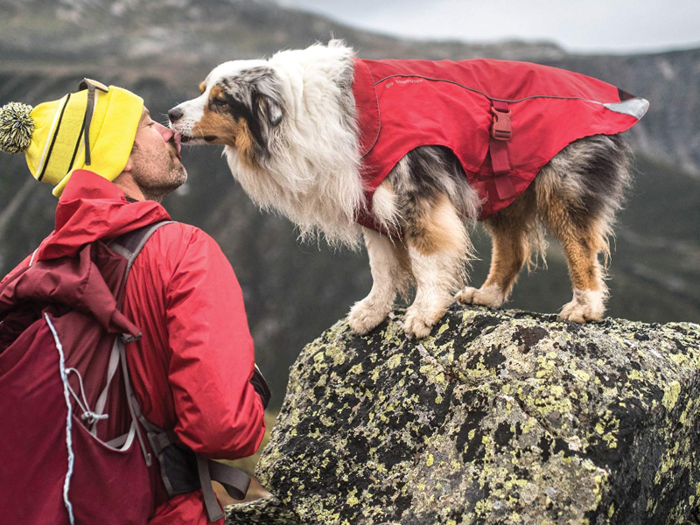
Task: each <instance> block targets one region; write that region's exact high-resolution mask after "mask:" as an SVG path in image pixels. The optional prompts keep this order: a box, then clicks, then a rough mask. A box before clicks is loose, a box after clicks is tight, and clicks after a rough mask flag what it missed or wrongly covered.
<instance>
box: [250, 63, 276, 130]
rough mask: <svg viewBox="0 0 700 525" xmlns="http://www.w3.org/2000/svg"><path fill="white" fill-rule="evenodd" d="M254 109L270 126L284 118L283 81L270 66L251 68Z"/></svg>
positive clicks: (274, 125)
mask: <svg viewBox="0 0 700 525" xmlns="http://www.w3.org/2000/svg"><path fill="white" fill-rule="evenodd" d="M248 74H249V75H250V76H251V79H250V81H251V83H250V85H251V87H252V93H251V94H252V103H253V111H254V112H255V113H256V114H257V116H258V118H259V119H260V120H262V121H263V122H264V123H266V124H267V125H268V126H269V127H270V128H274V127H277V126H278V125H279V123H280V122H282V119H283V118H284V110H283V107H284V105H283V103H282V89H281V88H282V86H281V81H280V79H279V78H278V77H277V75H276V74H275V72H274V71H273V70H272V68H269V67H258V68H255V69H251V70H250V71H249V72H248Z"/></svg>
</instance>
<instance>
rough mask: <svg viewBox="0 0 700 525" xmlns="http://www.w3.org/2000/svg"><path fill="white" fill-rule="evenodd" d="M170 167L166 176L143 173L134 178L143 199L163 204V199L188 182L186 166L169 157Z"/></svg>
mask: <svg viewBox="0 0 700 525" xmlns="http://www.w3.org/2000/svg"><path fill="white" fill-rule="evenodd" d="M169 157H170V158H169V159H168V160H169V161H170V162H169V166H168V170H167V173H165V174H162V175H161V174H153V173H143V174H139V175H137V176H135V177H134V181H135V182H136V185H137V186H138V187H139V189H140V190H141V193H142V194H143V197H144V198H145V199H146V200H149V201H155V202H158V203H160V202H162V201H163V199H164V198H165V197H166V196H167V195H168V194H170V193H172V192H173V191H175V190H176V189H178V188H179V187H180V186H182V185H183V184H184V183H185V182H187V170H186V169H185V166H183V165H182V164H180V163H179V162H176V161H175V159H174V158H172V157H171V156H169Z"/></svg>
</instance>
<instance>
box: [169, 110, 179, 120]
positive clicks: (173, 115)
mask: <svg viewBox="0 0 700 525" xmlns="http://www.w3.org/2000/svg"><path fill="white" fill-rule="evenodd" d="M168 118H169V119H170V122H177V121H178V120H180V119H181V118H182V110H180V109H178V108H173V109H171V110H170V111H168Z"/></svg>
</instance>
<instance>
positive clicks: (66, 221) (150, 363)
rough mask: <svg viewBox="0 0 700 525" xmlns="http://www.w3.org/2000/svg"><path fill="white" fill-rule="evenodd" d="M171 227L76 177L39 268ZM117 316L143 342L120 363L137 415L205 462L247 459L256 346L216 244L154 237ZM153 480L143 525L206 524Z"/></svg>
mask: <svg viewBox="0 0 700 525" xmlns="http://www.w3.org/2000/svg"><path fill="white" fill-rule="evenodd" d="M168 219H169V216H168V214H167V212H166V211H165V209H164V208H163V207H162V206H160V205H159V204H157V203H155V202H151V201H145V202H136V203H129V202H127V200H126V198H125V196H124V194H123V193H122V192H121V190H119V189H118V188H117V187H116V186H115V185H114V184H112V183H111V182H108V181H107V180H105V179H103V178H102V177H99V176H98V175H95V174H94V173H91V172H89V171H82V170H81V171H77V172H75V173H74V174H73V177H72V178H71V181H70V183H69V184H68V185H67V186H66V189H65V191H64V193H63V196H62V197H61V200H60V201H59V203H58V207H57V209H56V229H55V231H54V232H53V233H52V234H51V235H49V237H47V238H46V239H45V240H44V241H43V242H42V243H41V245H40V247H39V249H38V250H37V252H36V260H45V259H53V258H58V257H62V256H73V255H75V254H76V253H77V251H78V250H79V249H80V248H81V247H82V246H83V245H85V244H87V243H90V242H93V241H96V240H98V239H106V238H112V237H117V236H119V235H122V234H124V233H126V232H128V231H131V230H133V229H136V228H139V227H141V226H145V225H147V224H150V223H153V222H156V221H160V220H168ZM30 259H31V257H28V258H27V259H26V260H25V261H24V262H23V263H22V264H20V266H19V267H18V268H17V269H19V268H23V267H25V266H27V264H29V260H30ZM17 269H15V270H13V272H14V271H16V270H17ZM10 275H12V273H11V274H10ZM8 277H9V276H8ZM6 279H7V277H6ZM3 281H4V279H3ZM124 314H125V315H126V317H127V318H128V319H130V320H132V321H133V322H134V324H135V325H136V326H137V327H139V328H140V330H141V332H142V333H143V338H142V339H141V340H140V341H138V342H137V343H136V345H137V346H136V348H137V349H138V351H137V352H133V351H132V352H130V353H128V354H127V355H128V361H129V368H130V371H131V378H132V382H133V386H134V390H135V392H136V395H137V397H138V400H139V404H140V405H141V408H142V410H143V413H144V416H145V417H146V418H147V419H148V420H150V421H151V422H152V423H154V424H156V425H157V426H159V427H162V428H174V429H175V432H176V433H177V435H178V437H179V438H180V439H181V440H182V442H183V443H185V444H186V445H187V446H189V447H190V448H191V449H192V450H194V451H195V452H199V453H201V454H203V455H205V456H208V457H213V458H219V459H236V458H240V457H245V456H249V455H251V454H253V453H254V452H255V451H256V450H257V448H258V446H259V445H260V442H261V441H262V437H263V434H264V432H265V422H264V417H263V415H264V409H263V406H262V402H261V400H260V397H259V396H258V394H257V393H256V392H255V390H254V388H253V386H252V385H251V383H250V379H251V377H252V375H253V370H254V355H253V340H252V338H251V336H250V332H249V330H248V323H247V319H246V314H245V308H244V305H243V296H242V293H241V289H240V286H239V285H238V282H237V280H236V276H235V275H234V273H233V269H232V268H231V265H230V264H229V262H228V260H227V259H226V257H225V256H224V254H223V253H222V252H221V250H220V248H219V246H218V245H217V244H216V242H215V241H214V240H213V239H212V238H211V237H209V236H208V235H207V234H205V233H204V232H203V231H201V230H199V229H197V228H195V227H193V226H188V225H186V224H180V223H176V224H169V225H166V226H164V227H163V228H160V229H159V230H158V231H157V232H156V233H155V234H154V236H153V237H152V238H151V239H150V240H149V241H148V243H147V244H146V246H145V248H144V249H143V251H142V252H141V254H140V255H139V257H138V258H137V260H136V262H135V264H134V266H133V268H132V270H131V273H130V275H129V280H128V283H127V288H126V298H125V303H124ZM151 474H152V476H151V486H152V489H153V494H154V508H155V511H154V515H153V516H152V517H151V519H150V520H149V523H151V524H158V525H160V524H163V525H165V524H168V525H179V524H187V525H190V524H202V525H204V524H206V523H208V520H207V516H206V512H205V510H204V506H203V503H202V500H201V491H198V492H195V493H190V494H185V495H181V496H176V497H175V498H173V499H171V500H170V501H166V500H167V495H166V493H165V488H164V487H163V485H162V483H161V482H160V477H159V475H158V473H157V465H154V467H153V468H152V472H151ZM221 523H223V520H221Z"/></svg>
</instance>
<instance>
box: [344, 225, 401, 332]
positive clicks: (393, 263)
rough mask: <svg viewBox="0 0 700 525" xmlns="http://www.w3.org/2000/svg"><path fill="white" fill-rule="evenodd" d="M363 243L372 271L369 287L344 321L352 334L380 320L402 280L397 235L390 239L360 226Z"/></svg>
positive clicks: (392, 303)
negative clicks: (367, 293) (370, 286)
mask: <svg viewBox="0 0 700 525" xmlns="http://www.w3.org/2000/svg"><path fill="white" fill-rule="evenodd" d="M364 236H365V244H366V245H367V253H368V254H369V264H370V269H371V271H372V280H373V283H372V290H371V291H370V293H369V295H368V296H367V297H365V298H364V299H363V300H362V301H358V302H357V303H355V305H354V306H353V307H352V309H351V310H350V314H349V316H348V323H349V324H350V328H352V330H353V332H355V333H356V334H365V333H367V332H369V331H370V330H372V329H373V328H375V327H376V326H377V325H378V324H379V323H381V322H382V321H383V320H384V319H386V316H387V315H389V312H391V310H392V309H393V307H394V299H395V297H396V292H397V291H402V290H401V286H402V284H403V283H405V282H406V279H407V276H406V273H405V268H404V266H405V263H404V265H402V264H401V263H402V259H403V260H404V261H405V259H406V257H405V256H403V257H401V253H402V251H403V252H405V247H404V246H403V245H402V244H401V241H400V240H398V239H391V238H390V237H387V236H386V235H382V234H380V233H377V232H375V231H373V230H369V229H366V228H365V229H364Z"/></svg>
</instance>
